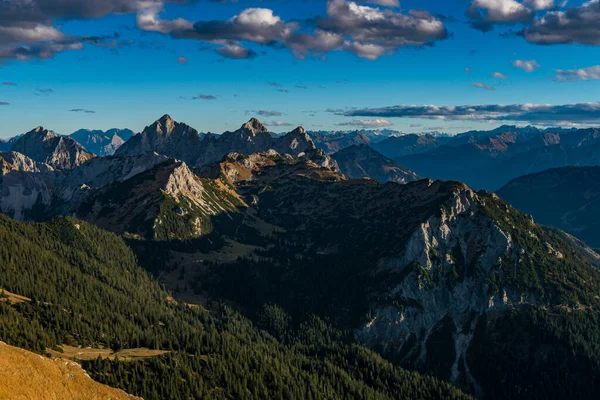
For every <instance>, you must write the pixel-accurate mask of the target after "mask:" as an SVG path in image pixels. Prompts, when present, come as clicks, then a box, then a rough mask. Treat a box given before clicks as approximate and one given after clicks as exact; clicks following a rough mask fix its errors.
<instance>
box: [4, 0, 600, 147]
mask: <svg viewBox="0 0 600 400" xmlns="http://www.w3.org/2000/svg"><path fill="white" fill-rule="evenodd" d="M99 1H100V0H90V1H89V4H90V7H93V6H94V4H95V3H96V2H99ZM103 1H105V3H103V4H104V5H105V6H104V8H103V9H101V10H98V9H92V8H90V10H81V7H79V8H77V3H78V2H79V1H78V0H77V1H75V0H73V1H69V0H66V1H62V5H63V6H62V8H60V7H59V6H58V5H54V4H53V0H30V3H31V2H32V3H33V6H34V7H35V6H36V2H37V3H39V4H38V6H39V10H36V11H39V18H37V17H36V18H37V19H35V21H33V20H32V19H28V18H29V17H27V18H26V17H24V16H23V15H22V13H21V14H20V13H19V12H14V13H13V14H10V15H9V17H7V18H4V19H3V18H2V17H1V16H0V63H1V68H0V104H4V105H1V106H0V118H2V121H3V123H2V125H0V138H2V137H3V138H7V137H11V136H14V135H16V134H19V133H23V132H26V131H28V130H31V129H32V128H34V127H35V126H37V125H43V126H44V127H46V128H48V129H52V130H55V131H57V132H59V133H64V134H66V133H70V132H73V131H75V130H77V129H79V128H90V129H104V130H105V129H109V128H113V127H119V128H130V129H133V130H135V131H140V130H141V129H143V127H144V126H146V125H149V124H150V123H152V122H153V121H154V120H156V119H158V118H159V117H160V116H162V115H163V114H165V113H169V114H170V115H172V116H173V117H174V118H175V119H176V120H180V121H184V122H186V123H188V124H189V125H192V126H193V127H194V128H196V129H198V130H200V131H211V132H216V133H221V132H223V131H225V130H232V129H236V128H237V127H239V126H240V125H241V124H242V123H243V122H245V121H246V120H247V119H248V118H249V117H251V116H258V118H259V119H261V120H262V121H264V122H267V123H268V124H269V125H270V128H271V129H272V130H274V131H289V130H291V129H292V128H293V127H295V126H297V125H303V126H305V127H306V128H307V129H315V130H317V129H327V130H330V129H340V130H341V129H354V128H362V127H380V128H384V127H389V128H390V129H396V130H401V131H405V132H419V131H429V130H444V131H448V132H450V133H457V132H459V131H465V130H469V129H488V128H492V127H495V126H497V125H499V124H500V123H505V122H509V123H512V122H514V123H519V124H528V123H531V124H538V125H553V124H554V125H556V124H560V125H568V124H581V125H583V126H587V125H600V106H599V105H598V102H599V101H600V98H599V97H600V76H599V74H600V46H599V44H600V28H598V27H596V28H594V27H593V26H591V25H589V24H590V21H598V19H591V17H594V16H595V15H598V17H600V2H598V0H591V1H589V0H586V1H575V0H571V1H569V2H568V3H566V4H563V3H560V4H559V1H556V2H552V1H551V0H550V1H548V0H522V1H521V0H472V1H467V0H448V1H439V0H438V1H432V0H421V1H417V0H402V1H400V3H399V6H397V5H396V4H395V1H394V0H373V1H363V2H359V4H356V3H354V2H350V1H344V0H313V1H306V0H305V1H285V0H278V1H275V0H273V1H268V0H264V1H261V2H256V1H244V0H240V1H239V2H236V3H231V2H218V1H208V0H204V1H202V0H197V1H193V2H191V3H190V2H189V1H188V4H173V3H170V2H166V3H163V2H162V1H160V0H149V1H146V2H143V1H140V0H103ZM23 2H24V0H5V2H2V1H0V15H1V14H2V12H3V10H2V8H3V7H13V8H14V7H15V4H17V3H23ZM174 2H175V3H178V1H174ZM54 3H57V4H58V3H60V2H58V1H54ZM69 3H73V4H74V6H73V7H74V9H73V10H71V9H69V8H68V7H69ZM79 3H80V2H79ZM148 3H153V4H152V7H153V8H152V9H151V10H148V8H147V7H148ZM329 3H336V4H333V5H332V4H329ZM547 3H552V4H551V5H549V4H547ZM65 4H66V5H65ZM106 4H109V5H108V6H106ZM382 4H383V5H382ZM111 5H114V7H113V8H112V9H111V8H110V7H111ZM333 6H336V7H337V8H335V9H334V8H333ZM328 7H329V8H328ZM253 8H260V9H268V10H272V13H273V16H271V15H270V14H269V12H267V13H266V14H265V13H264V12H261V13H247V14H244V13H246V11H247V10H248V9H253ZM245 10H246V11H245ZM414 10H423V11H426V12H427V14H424V13H415V12H414ZM469 10H470V13H469ZM9 11H14V9H13V10H9ZM17 11H19V10H17ZM263 11H264V10H263ZM377 12H381V13H384V14H382V15H385V16H386V18H385V19H382V20H381V22H377V21H375V22H373V21H367V22H365V21H366V20H365V19H364V18H367V17H364V15H375V14H373V13H377ZM473 12H477V13H478V14H473ZM596 13H597V14H596ZM5 15H7V14H5ZM148 15H150V17H151V19H152V24H150V25H149V24H148V23H147V21H148V19H146V20H142V19H141V17H142V16H148ZM240 15H249V16H251V17H252V18H251V19H246V20H244V21H245V22H244V23H242V22H243V21H242V18H238V22H239V23H238V24H237V25H236V24H232V23H227V21H229V20H230V19H231V18H233V17H235V16H240ZM477 15H479V16H480V17H477ZM556 17H562V18H563V19H564V18H565V17H566V18H570V20H569V21H568V22H569V23H570V25H569V26H567V27H564V26H563V27H560V26H559V27H556V26H555V24H552V19H553V18H556ZM273 18H278V19H277V21H278V22H277V24H274V25H269V24H272V23H273V21H274V20H273ZM178 19H181V20H178ZM262 19H264V21H263V20H262ZM578 19H580V20H578ZM183 20H185V21H187V22H186V23H182V22H179V23H177V24H175V23H174V21H183ZM144 21H146V22H144ZM206 21H214V23H211V24H206V23H205V22H206ZM248 21H249V22H248ZM188 22H189V24H188ZM196 22H200V23H199V24H196V25H195V26H194V25H193V23H196ZM405 23H406V25H403V24H405ZM586 23H587V24H588V25H586ZM252 24H258V25H252ZM261 24H263V25H261ZM264 24H267V25H269V26H268V27H267V28H268V29H267V28H265V26H264ZM415 24H417V25H418V27H417V28H414V25H415ZM419 24H420V25H419ZM276 25H277V26H278V27H277V29H275V26H276ZM596 25H598V26H600V24H596ZM181 26H184V28H183V29H182V28H181ZM191 26H193V28H190V27H191ZM271 26H272V27H273V28H272V29H271ZM421 26H422V28H421ZM432 26H433V27H434V28H432ZM590 26H591V27H590ZM15 28H19V30H16V29H15ZM41 28H44V29H45V30H44V32H42V33H39V32H40V30H41ZM413 28H414V29H413ZM411 29H413V30H411ZM24 30H31V31H34V32H35V33H36V35H32V34H29V33H26V34H24V33H23V32H24ZM46 30H51V31H49V32H46ZM316 31H320V32H321V33H323V32H326V33H327V34H329V35H335V37H336V38H337V39H339V41H338V42H336V44H335V45H325V44H324V43H325V42H324V41H319V40H317V39H319V38H318V37H317V36H318V35H317V33H316ZM484 31H485V32H484ZM3 32H4V33H3ZM57 32H58V33H57ZM290 32H292V33H290ZM373 32H375V33H373ZM302 34H304V35H306V36H301V35H302ZM181 36H184V37H185V38H180V37H181ZM265 36H266V37H265ZM32 37H35V39H32ZM92 37H94V38H93V39H92ZM301 39H303V40H304V39H305V40H304V41H302V42H301ZM307 43H308V44H307ZM358 45H361V46H363V47H360V48H359V47H358ZM68 46H70V47H71V48H70V49H66V47H68ZM365 46H366V47H365ZM39 48H44V49H46V48H48V49H50V50H48V51H47V52H46V53H43V54H41V53H39V52H38V53H36V51H37V50H36V49H39ZM23 49H25V50H23ZM225 49H226V50H227V51H225ZM230 50H231V51H230ZM219 51H221V53H219ZM232 57H247V58H232ZM519 60H520V62H518V61H519ZM516 65H517V66H516ZM557 70H558V72H557ZM561 71H562V72H561ZM493 73H500V74H502V75H503V76H500V75H498V74H497V76H498V77H493V76H492V74H493ZM3 82H4V83H6V84H3ZM581 103H591V104H587V105H586V109H585V110H584V111H581V110H580V108H581V107H578V106H571V107H567V108H566V109H568V110H569V111H568V113H566V112H565V107H563V106H565V105H574V104H575V105H576V104H581ZM482 104H483V105H490V106H496V105H502V104H505V105H518V106H519V107H515V108H514V109H511V111H510V112H507V111H506V110H496V109H494V108H489V107H488V108H486V109H485V110H474V111H473V112H465V113H462V114H460V115H457V114H455V113H454V108H451V107H452V106H465V105H482ZM526 104H535V105H540V106H536V107H537V108H534V111H535V112H534V113H531V112H526V111H530V108H531V107H530V106H529V107H528V106H524V105H526ZM411 105H414V106H427V107H418V108H409V107H407V106H411ZM541 105H544V106H541ZM430 106H436V109H437V108H438V107H442V108H443V109H444V110H445V111H444V113H442V114H440V113H435V112H431V107H430ZM444 107H445V108H444ZM71 110H80V111H71ZM327 110H329V111H327ZM85 111H87V112H85ZM259 111H262V112H261V113H259ZM512 118H514V119H512Z"/></svg>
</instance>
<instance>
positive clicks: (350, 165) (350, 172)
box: [332, 145, 419, 184]
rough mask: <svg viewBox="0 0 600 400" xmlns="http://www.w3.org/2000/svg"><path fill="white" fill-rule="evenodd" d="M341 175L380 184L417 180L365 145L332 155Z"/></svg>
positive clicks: (354, 146)
mask: <svg viewBox="0 0 600 400" xmlns="http://www.w3.org/2000/svg"><path fill="white" fill-rule="evenodd" d="M332 157H333V159H334V160H335V161H336V162H337V164H338V166H339V167H340V170H341V171H342V173H343V174H344V175H346V176H348V177H351V178H371V179H375V180H377V181H379V182H381V183H386V182H396V183H400V184H405V183H408V182H413V181H416V180H418V179H419V176H418V175H417V174H415V173H414V172H412V171H409V170H408V169H406V168H404V167H402V166H401V165H399V164H397V163H396V162H394V161H393V160H391V159H389V158H387V157H385V156H384V155H382V154H380V153H378V152H377V151H375V150H373V149H372V148H371V147H369V146H367V145H353V146H350V147H346V148H345V149H343V150H340V151H338V152H337V153H335V154H333V156H332Z"/></svg>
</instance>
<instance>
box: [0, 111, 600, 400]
mask: <svg viewBox="0 0 600 400" xmlns="http://www.w3.org/2000/svg"><path fill="white" fill-rule="evenodd" d="M596 134H597V131H595V130H568V131H560V132H556V133H551V132H545V131H540V130H537V129H535V128H527V129H525V128H523V129H522V128H513V127H501V128H499V130H496V131H495V132H471V133H469V134H468V135H466V134H465V136H458V137H454V138H447V137H434V136H421V137H414V136H411V135H408V136H401V137H391V138H388V139H384V140H383V141H381V142H379V144H377V143H375V144H373V142H371V145H372V146H374V147H376V148H378V146H379V145H380V144H382V143H384V142H386V141H387V142H389V143H392V142H395V143H397V144H398V145H397V146H395V147H394V146H391V145H390V146H389V147H388V146H386V148H388V149H389V150H390V151H393V152H394V157H395V159H392V158H391V157H386V156H385V155H382V154H381V153H380V152H378V151H376V150H375V149H373V148H371V147H370V146H369V145H368V144H365V143H352V141H353V140H355V139H357V138H358V140H359V141H362V140H363V139H362V138H361V137H360V136H359V135H361V134H360V133H356V135H354V136H351V137H349V138H347V139H349V140H347V141H346V140H343V144H342V142H339V141H338V139H335V138H334V137H332V139H333V140H332V141H327V140H326V139H316V140H315V139H313V137H311V135H310V133H309V132H306V131H305V130H304V129H303V128H301V127H299V128H297V129H294V130H293V131H292V132H290V133H288V134H286V135H283V136H275V135H273V134H271V133H270V132H269V131H268V130H267V128H266V127H265V126H264V125H262V124H261V123H260V122H259V121H258V120H256V119H251V120H250V121H248V122H247V123H245V124H244V125H242V126H241V128H240V129H238V130H236V131H233V132H226V133H224V134H223V135H221V136H216V135H210V134H209V135H206V136H204V137H201V136H200V135H199V134H198V132H197V131H196V130H194V129H193V128H191V127H189V126H188V125H186V124H183V123H179V122H176V121H174V120H173V119H172V118H171V117H169V116H168V115H165V116H163V117H162V118H160V119H159V120H157V121H156V122H154V123H153V124H151V125H149V126H148V127H147V128H145V129H144V130H143V132H141V133H140V134H137V135H133V136H132V137H131V138H130V139H129V140H128V141H127V142H126V143H124V144H123V145H121V146H120V147H119V148H118V150H116V152H115V154H114V155H112V156H100V157H97V156H95V155H93V154H91V153H89V152H87V151H85V150H84V148H83V147H82V146H81V145H80V144H78V143H77V142H76V141H75V140H73V139H72V138H70V137H62V136H57V135H55V134H53V133H52V132H49V131H47V130H45V129H43V128H37V129H35V130H33V131H31V132H29V133H27V134H25V135H24V136H22V137H21V138H19V139H18V140H17V141H16V142H15V144H14V145H13V146H12V151H11V152H5V153H0V167H1V169H0V211H2V213H4V214H6V215H7V216H8V217H11V218H13V219H10V218H8V217H4V216H0V241H1V242H2V243H4V244H5V245H4V246H2V249H1V250H0V289H2V290H6V291H8V292H10V293H12V294H14V295H16V296H20V297H18V298H24V299H29V300H28V301H27V300H25V301H21V302H19V303H15V304H13V303H11V302H10V301H0V311H2V312H0V339H2V340H4V341H5V342H7V343H8V344H10V345H13V346H18V347H22V348H25V349H28V350H33V351H36V352H38V353H42V354H47V353H48V351H49V350H53V351H61V350H62V351H65V349H68V348H67V347H66V346H72V347H73V346H81V347H82V348H86V347H90V348H95V349H110V351H112V352H118V351H120V350H122V349H138V350H139V349H140V348H146V349H153V350H161V351H163V352H165V353H163V354H161V355H158V356H147V357H145V358H144V359H143V360H140V361H135V362H127V361H120V360H118V359H115V360H109V359H107V358H105V359H101V358H100V359H94V360H93V361H87V362H84V363H83V367H84V368H85V369H86V371H88V373H89V374H90V376H92V378H94V379H96V380H98V381H100V382H101V383H105V384H109V385H110V386H113V387H117V388H120V389H123V390H125V391H126V392H127V393H130V394H132V395H136V396H142V397H144V398H151V399H154V398H189V397H192V398H206V397H210V398H242V397H248V398H274V397H281V398H310V397H314V398H317V397H322V396H323V393H328V394H327V395H326V396H325V397H330V398H343V397H351V398H364V397H369V398H397V397H407V398H463V397H464V398H468V397H469V395H474V396H477V397H482V398H492V399H495V398H498V399H505V398H523V399H525V398H565V397H569V396H570V397H577V398H592V397H593V396H594V394H595V393H597V392H598V391H599V390H600V362H599V360H600V324H599V323H598V321H600V318H599V314H598V308H599V307H600V302H599V299H598V295H597V294H598V292H599V291H600V272H599V271H598V269H597V267H596V266H595V262H596V261H597V260H598V259H600V256H598V255H597V254H596V253H595V252H594V251H593V250H592V249H590V248H589V247H587V246H586V245H585V244H583V243H581V242H578V241H576V239H573V238H570V237H569V236H568V235H567V234H564V233H562V232H560V231H557V230H555V229H549V228H546V227H544V226H540V225H538V224H537V223H536V221H537V219H536V218H531V217H530V216H529V215H528V214H524V213H523V212H521V211H519V210H518V209H516V208H513V206H512V205H510V204H509V203H507V202H505V201H504V200H502V199H501V198H500V197H498V196H497V195H495V194H493V193H490V192H487V191H484V190H481V191H479V190H474V189H472V188H471V187H470V186H469V185H467V184H465V183H461V182H458V181H455V180H449V181H440V180H432V179H427V178H425V179H421V178H420V177H419V176H418V175H417V172H418V170H417V169H415V171H417V172H412V171H411V170H409V169H407V168H405V167H404V165H405V164H404V163H403V162H402V163H400V162H398V161H397V160H399V161H405V160H409V161H410V160H412V161H414V162H415V163H416V161H415V160H417V159H419V157H423V158H422V160H425V159H429V161H430V163H431V164H436V163H437V162H438V161H439V160H438V159H436V158H435V157H434V156H435V155H436V154H438V155H439V154H454V155H453V157H454V156H456V155H457V154H463V156H464V153H463V152H464V151H467V150H466V149H470V150H468V152H470V153H469V154H471V156H472V160H478V162H474V168H481V169H480V170H479V171H474V172H473V173H472V177H478V175H476V172H479V173H480V174H481V172H482V171H486V170H485V169H484V167H483V166H484V165H500V164H494V163H495V162H496V161H493V162H492V161H490V160H500V161H502V162H505V161H506V160H514V157H516V156H517V155H520V156H521V157H522V159H523V160H525V159H526V157H525V156H526V155H529V154H530V153H529V152H530V151H534V150H535V149H537V150H539V151H541V150H540V149H544V150H548V149H547V148H548V147H552V146H556V145H559V146H565V147H564V149H566V148H567V147H568V148H570V149H572V150H573V152H575V149H588V150H586V151H590V150H589V149H593V148H594V140H595V137H596ZM365 137H366V136H365ZM342 139H344V138H342ZM323 140H325V142H326V143H328V144H327V145H323V144H321V145H319V144H318V143H319V142H320V143H324V142H323ZM398 140H399V141H398ZM441 142H443V144H442V143H441ZM561 143H562V144H561ZM320 147H321V148H320ZM324 149H325V150H324ZM18 150H21V151H18ZM381 151H383V150H381ZM553 151H554V150H553ZM328 152H329V153H332V154H328ZM509 154H510V156H509ZM552 154H553V153H552ZM488 162H490V163H492V164H486V163H488ZM413 165H414V164H413ZM423 165H425V164H423ZM535 165H541V164H539V163H536V164H535ZM407 166H408V167H409V168H410V165H407ZM431 168H432V169H433V168H434V167H433V166H431ZM448 170H449V172H448V173H450V172H452V171H462V170H461V169H460V168H458V167H453V166H450V167H448ZM517 170H518V168H515V169H514V171H517ZM574 170H575V169H573V171H572V172H573V173H576V175H577V176H584V177H585V179H584V181H583V182H584V183H585V182H587V181H589V180H593V179H594V177H595V175H594V173H593V172H586V173H584V174H583V175H581V171H579V170H578V171H574ZM494 171H495V170H493V169H492V172H494ZM440 173H441V172H440ZM549 173H552V171H549ZM465 174H466V172H465ZM486 174H487V172H486ZM482 175H483V174H482ZM558 175H559V176H560V175H561V174H558ZM425 176H427V175H425ZM362 178H371V179H362ZM488 178H489V180H490V181H491V182H495V181H500V179H499V176H494V175H489V176H488ZM473 179H475V178H473ZM478 179H483V178H478ZM538 181H539V183H535V184H534V183H530V182H538ZM569 181H573V182H575V178H573V177H572V176H571V177H569V175H568V174H567V175H565V177H564V178H561V179H558V178H557V177H556V175H552V174H551V175H550V176H549V177H546V178H544V179H540V178H538V177H534V178H527V177H526V179H525V183H519V182H512V183H511V184H510V185H508V187H507V188H505V189H503V190H501V191H500V194H501V197H502V198H504V199H509V197H510V193H515V192H517V193H518V194H519V195H522V197H524V198H528V197H529V196H530V194H529V193H528V192H527V191H526V190H523V189H520V187H527V188H531V189H528V190H531V196H532V197H535V196H537V198H539V199H540V200H539V201H544V200H543V199H542V198H543V196H544V193H548V191H550V192H554V191H556V190H558V189H553V187H549V186H548V185H549V182H551V183H553V184H556V185H557V186H558V187H562V185H566V184H567V182H569ZM578 182H581V181H578ZM493 184H496V183H493ZM579 186H582V185H579ZM590 187H593V186H591V185H590ZM535 188H539V190H536V189H535ZM565 188H566V189H565V191H567V190H570V189H568V188H569V186H565ZM586 196H587V197H586ZM517 197H518V196H517ZM574 197H575V199H574V202H573V203H572V205H571V204H567V203H565V202H563V200H560V208H561V209H564V208H565V207H572V209H574V210H575V209H576V210H581V209H586V205H587V203H585V204H583V203H581V201H580V200H581V199H582V198H586V199H587V198H592V197H593V191H587V192H585V193H582V194H581V195H578V196H574ZM577 199H579V200H577ZM511 201H512V200H511ZM518 203H519V201H517V200H515V205H516V206H517V207H518V208H520V209H522V211H525V212H528V211H527V210H526V208H527V203H523V204H522V205H519V204H518ZM555 203H559V201H558V200H557V201H556V202H555ZM580 203H581V204H580ZM589 207H590V210H593V208H591V206H589ZM540 210H542V211H544V210H545V209H544V208H540ZM530 214H533V212H532V213H530ZM540 218H541V217H540ZM589 218H590V219H591V218H592V217H589ZM580 219H581V218H579V217H578V220H580ZM16 220H21V221H28V222H19V221H16ZM31 221H37V222H35V223H34V222H31ZM541 222H544V221H541ZM544 223H546V222H544ZM559 228H560V227H559ZM565 230H567V229H565ZM571 233H573V231H572V232H571ZM575 236H577V235H575ZM595 260H596V261H595ZM148 273H152V274H153V277H151V276H150V275H148ZM9 298H10V297H9ZM73 315H77V316H79V317H78V318H72V316H73ZM407 370H411V371H416V372H408V371H407ZM157 371H160V372H157ZM166 371H169V372H168V373H167V372H166ZM430 375H432V376H435V379H433V378H428V377H427V376H430ZM465 393H467V394H465Z"/></svg>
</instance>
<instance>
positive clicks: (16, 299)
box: [0, 289, 31, 304]
mask: <svg viewBox="0 0 600 400" xmlns="http://www.w3.org/2000/svg"><path fill="white" fill-rule="evenodd" d="M2 294H4V295H5V296H8V297H4V296H2ZM0 301H8V302H9V303H11V304H17V303H24V302H26V301H31V299H30V298H29V297H25V296H21V295H19V294H15V293H11V292H8V291H6V290H4V289H0Z"/></svg>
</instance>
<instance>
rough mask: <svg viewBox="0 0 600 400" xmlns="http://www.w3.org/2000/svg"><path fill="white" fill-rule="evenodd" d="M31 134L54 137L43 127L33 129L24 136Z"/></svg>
mask: <svg viewBox="0 0 600 400" xmlns="http://www.w3.org/2000/svg"><path fill="white" fill-rule="evenodd" d="M32 133H34V134H40V133H43V134H44V135H51V136H56V135H55V134H54V133H53V132H52V131H50V130H48V129H46V128H44V127H43V126H38V127H36V128H35V129H32V130H31V131H29V132H27V133H26V135H29V134H32Z"/></svg>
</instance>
